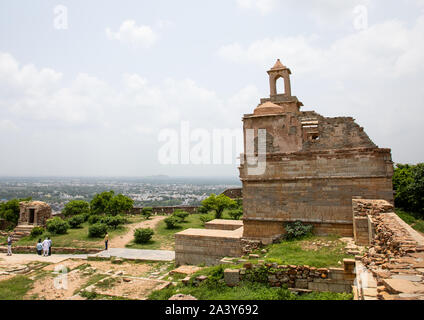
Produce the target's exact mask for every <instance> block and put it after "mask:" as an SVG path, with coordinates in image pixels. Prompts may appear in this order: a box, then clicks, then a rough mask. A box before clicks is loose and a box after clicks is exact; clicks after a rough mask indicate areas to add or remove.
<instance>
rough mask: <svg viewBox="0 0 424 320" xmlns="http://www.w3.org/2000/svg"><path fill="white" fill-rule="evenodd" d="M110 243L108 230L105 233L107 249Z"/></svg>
mask: <svg viewBox="0 0 424 320" xmlns="http://www.w3.org/2000/svg"><path fill="white" fill-rule="evenodd" d="M108 243H109V234H108V233H107V232H106V235H105V250H107V248H108Z"/></svg>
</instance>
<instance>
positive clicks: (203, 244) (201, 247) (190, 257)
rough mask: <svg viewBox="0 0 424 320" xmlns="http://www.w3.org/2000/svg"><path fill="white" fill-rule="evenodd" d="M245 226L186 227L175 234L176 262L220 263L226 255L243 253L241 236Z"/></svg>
mask: <svg viewBox="0 0 424 320" xmlns="http://www.w3.org/2000/svg"><path fill="white" fill-rule="evenodd" d="M242 233H243V228H239V229H237V230H233V231H230V230H216V229H193V228H190V229H186V230H184V231H181V232H178V233H176V234H175V264H176V265H183V264H194V265H198V264H202V263H204V264H206V265H214V264H219V261H220V260H221V259H222V258H223V257H225V256H230V257H237V256H241V255H242V250H241V244H240V238H241V236H242Z"/></svg>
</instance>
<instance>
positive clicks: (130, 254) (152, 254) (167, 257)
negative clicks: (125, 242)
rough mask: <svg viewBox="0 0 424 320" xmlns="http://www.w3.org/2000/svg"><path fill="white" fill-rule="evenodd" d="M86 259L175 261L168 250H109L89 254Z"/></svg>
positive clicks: (172, 252)
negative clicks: (112, 258)
mask: <svg viewBox="0 0 424 320" xmlns="http://www.w3.org/2000/svg"><path fill="white" fill-rule="evenodd" d="M88 257H89V258H105V259H108V258H111V257H115V258H122V259H128V260H139V261H172V260H174V259H175V252H174V251H168V250H144V249H126V248H110V249H109V250H103V251H101V252H99V253H96V254H90V255H88Z"/></svg>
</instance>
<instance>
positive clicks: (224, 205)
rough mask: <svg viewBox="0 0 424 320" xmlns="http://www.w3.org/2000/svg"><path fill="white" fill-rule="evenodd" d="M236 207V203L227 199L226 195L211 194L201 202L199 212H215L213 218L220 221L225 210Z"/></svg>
mask: <svg viewBox="0 0 424 320" xmlns="http://www.w3.org/2000/svg"><path fill="white" fill-rule="evenodd" d="M236 207H237V202H236V201H234V200H233V199H231V198H229V197H227V196H226V195H223V194H220V195H218V196H217V195H215V194H214V193H212V194H211V195H210V196H209V197H208V198H206V199H205V200H203V201H202V207H201V208H200V212H210V211H214V212H215V218H216V219H220V218H221V217H222V213H223V212H224V210H225V209H233V208H236Z"/></svg>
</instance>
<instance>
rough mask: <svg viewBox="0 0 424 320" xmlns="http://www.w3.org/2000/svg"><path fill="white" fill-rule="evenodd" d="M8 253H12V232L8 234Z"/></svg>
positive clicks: (9, 254)
mask: <svg viewBox="0 0 424 320" xmlns="http://www.w3.org/2000/svg"><path fill="white" fill-rule="evenodd" d="M7 255H8V256H11V255H12V237H11V236H10V233H9V234H8V236H7Z"/></svg>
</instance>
